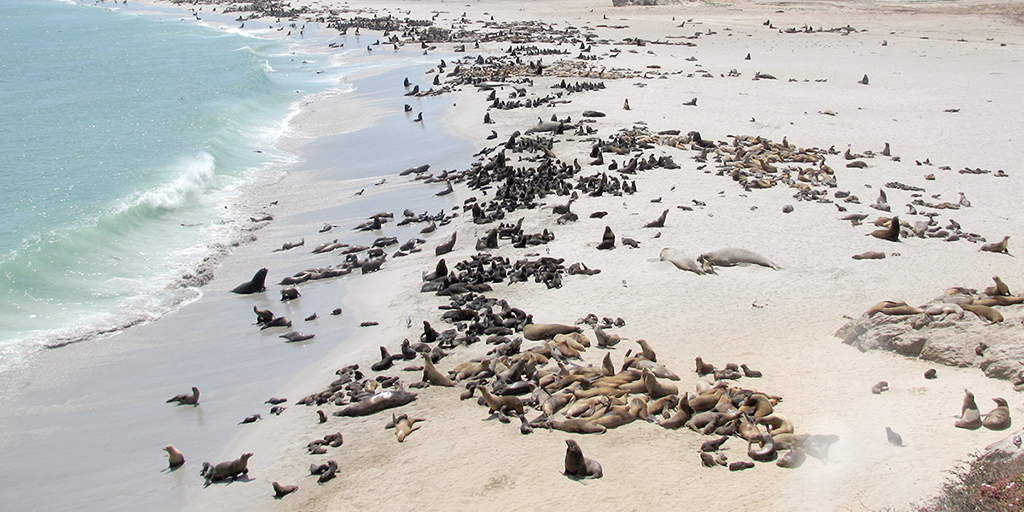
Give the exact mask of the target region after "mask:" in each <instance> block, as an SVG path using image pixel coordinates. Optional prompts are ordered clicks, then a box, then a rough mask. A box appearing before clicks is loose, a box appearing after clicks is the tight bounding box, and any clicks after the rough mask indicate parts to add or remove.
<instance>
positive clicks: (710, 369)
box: [696, 356, 715, 376]
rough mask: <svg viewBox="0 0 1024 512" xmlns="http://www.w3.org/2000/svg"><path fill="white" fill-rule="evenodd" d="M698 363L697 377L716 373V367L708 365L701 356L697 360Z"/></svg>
mask: <svg viewBox="0 0 1024 512" xmlns="http://www.w3.org/2000/svg"><path fill="white" fill-rule="evenodd" d="M696 362H697V375H700V376H704V375H707V374H709V373H715V365H712V364H707V363H705V362H704V360H703V359H701V358H700V356H697V358H696Z"/></svg>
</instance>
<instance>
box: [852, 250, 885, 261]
mask: <svg viewBox="0 0 1024 512" xmlns="http://www.w3.org/2000/svg"><path fill="white" fill-rule="evenodd" d="M853 259H855V260H882V259H885V253H884V252H878V251H867V252H862V253H860V254H854V255H853Z"/></svg>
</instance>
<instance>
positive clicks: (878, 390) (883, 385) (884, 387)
mask: <svg viewBox="0 0 1024 512" xmlns="http://www.w3.org/2000/svg"><path fill="white" fill-rule="evenodd" d="M888 390H889V383H888V382H886V381H884V380H880V381H878V384H875V385H874V386H871V392H872V393H874V394H876V395H880V394H882V391H888Z"/></svg>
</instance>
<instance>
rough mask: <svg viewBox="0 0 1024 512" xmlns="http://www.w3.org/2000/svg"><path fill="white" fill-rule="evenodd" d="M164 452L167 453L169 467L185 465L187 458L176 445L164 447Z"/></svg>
mask: <svg viewBox="0 0 1024 512" xmlns="http://www.w3.org/2000/svg"><path fill="white" fill-rule="evenodd" d="M164 451H165V452H167V465H168V466H170V467H171V468H176V467H178V466H180V465H182V464H184V463H185V456H184V455H182V454H181V452H180V451H178V449H177V448H175V447H174V445H171V444H169V445H167V446H164Z"/></svg>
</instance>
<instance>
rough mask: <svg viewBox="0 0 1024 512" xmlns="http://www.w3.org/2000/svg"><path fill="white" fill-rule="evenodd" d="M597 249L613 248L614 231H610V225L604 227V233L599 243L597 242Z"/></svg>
mask: <svg viewBox="0 0 1024 512" xmlns="http://www.w3.org/2000/svg"><path fill="white" fill-rule="evenodd" d="M597 248H598V249H614V248H615V233H613V232H612V228H611V227H610V226H605V227H604V234H603V235H602V236H601V243H599V244H597Z"/></svg>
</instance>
